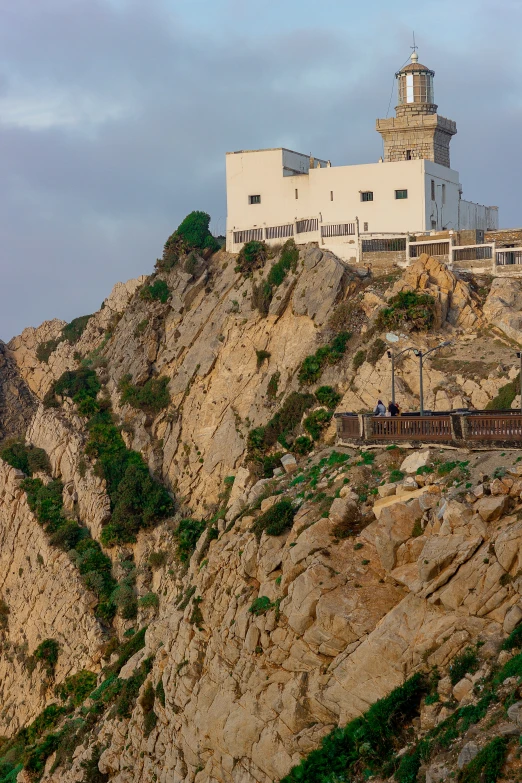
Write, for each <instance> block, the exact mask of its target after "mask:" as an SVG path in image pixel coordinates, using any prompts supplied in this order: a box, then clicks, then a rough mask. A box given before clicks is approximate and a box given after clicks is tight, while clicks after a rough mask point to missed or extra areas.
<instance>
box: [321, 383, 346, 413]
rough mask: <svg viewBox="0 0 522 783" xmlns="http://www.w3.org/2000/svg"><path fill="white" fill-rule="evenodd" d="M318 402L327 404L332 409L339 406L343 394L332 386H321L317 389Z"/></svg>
mask: <svg viewBox="0 0 522 783" xmlns="http://www.w3.org/2000/svg"><path fill="white" fill-rule="evenodd" d="M315 397H316V399H317V402H319V403H321V405H326V407H327V408H329V409H330V410H334V409H335V408H337V406H338V405H339V403H340V402H341V400H342V394H339V393H338V392H336V391H335V389H334V388H333V387H332V386H320V387H319V388H318V389H316V390H315Z"/></svg>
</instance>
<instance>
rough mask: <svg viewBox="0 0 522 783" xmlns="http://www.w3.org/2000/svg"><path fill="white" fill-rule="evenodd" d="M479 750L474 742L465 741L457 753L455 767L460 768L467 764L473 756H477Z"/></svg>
mask: <svg viewBox="0 0 522 783" xmlns="http://www.w3.org/2000/svg"><path fill="white" fill-rule="evenodd" d="M478 752H479V746H478V745H477V743H476V742H466V744H465V745H464V747H463V748H462V750H461V751H460V753H459V756H458V759H457V767H458V768H459V769H462V768H463V767H465V766H466V764H469V763H470V761H473V759H474V758H475V756H478Z"/></svg>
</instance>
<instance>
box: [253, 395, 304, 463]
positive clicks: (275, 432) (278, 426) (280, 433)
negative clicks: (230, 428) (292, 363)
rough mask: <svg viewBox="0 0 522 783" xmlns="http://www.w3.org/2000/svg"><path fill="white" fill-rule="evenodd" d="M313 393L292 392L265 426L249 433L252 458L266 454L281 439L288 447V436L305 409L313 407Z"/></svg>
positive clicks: (282, 443)
mask: <svg viewBox="0 0 522 783" xmlns="http://www.w3.org/2000/svg"><path fill="white" fill-rule="evenodd" d="M314 402H315V399H314V397H313V395H312V394H300V393H299V392H291V393H290V394H289V395H288V397H287V398H286V400H285V401H284V403H283V405H282V406H281V408H280V409H279V411H278V412H277V413H276V414H275V415H274V416H272V418H271V419H270V421H269V422H268V424H266V425H265V426H264V427H256V428H255V429H253V430H250V432H249V433H248V451H249V455H250V457H251V458H256V457H259V456H260V455H262V454H265V453H266V452H267V451H268V450H269V449H271V448H272V446H275V444H276V443H277V442H278V441H279V442H280V443H281V445H282V446H284V447H285V448H286V447H287V444H286V438H287V437H288V436H289V435H290V434H291V433H292V432H293V431H294V430H295V428H296V427H297V426H298V424H300V423H301V419H302V417H303V414H304V413H305V411H307V410H308V409H309V408H311V407H312V405H313V404H314Z"/></svg>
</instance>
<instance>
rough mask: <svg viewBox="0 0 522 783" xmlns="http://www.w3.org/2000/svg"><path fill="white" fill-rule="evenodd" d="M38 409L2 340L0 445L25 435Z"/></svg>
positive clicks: (0, 351) (0, 349)
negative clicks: (9, 439)
mask: <svg viewBox="0 0 522 783" xmlns="http://www.w3.org/2000/svg"><path fill="white" fill-rule="evenodd" d="M35 408H36V401H35V400H34V398H33V395H32V394H31V393H30V391H29V389H28V388H27V386H26V384H25V383H24V381H23V380H22V378H21V377H20V373H19V371H18V367H17V365H16V363H15V361H14V360H13V359H12V358H11V357H10V356H9V353H8V351H7V349H6V345H5V343H3V342H2V341H1V340H0V443H1V442H2V441H3V440H4V439H7V438H12V437H15V436H19V435H23V434H24V432H25V430H26V428H27V425H28V424H29V421H30V420H31V417H32V415H33V413H34V411H35Z"/></svg>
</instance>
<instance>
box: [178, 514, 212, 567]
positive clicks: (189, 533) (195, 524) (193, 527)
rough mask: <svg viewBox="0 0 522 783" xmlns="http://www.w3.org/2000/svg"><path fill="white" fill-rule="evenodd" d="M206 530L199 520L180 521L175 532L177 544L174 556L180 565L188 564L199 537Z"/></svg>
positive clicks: (203, 523)
mask: <svg viewBox="0 0 522 783" xmlns="http://www.w3.org/2000/svg"><path fill="white" fill-rule="evenodd" d="M205 528H206V522H203V521H202V520H199V519H182V520H181V522H180V523H179V527H178V529H177V530H176V533H175V536H176V539H177V542H178V548H177V550H176V554H177V556H178V557H179V559H180V560H181V562H182V563H188V561H189V560H190V558H191V557H192V554H193V553H194V551H195V549H196V544H197V543H198V541H199V537H200V536H201V534H202V533H203V531H204V530H205Z"/></svg>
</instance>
